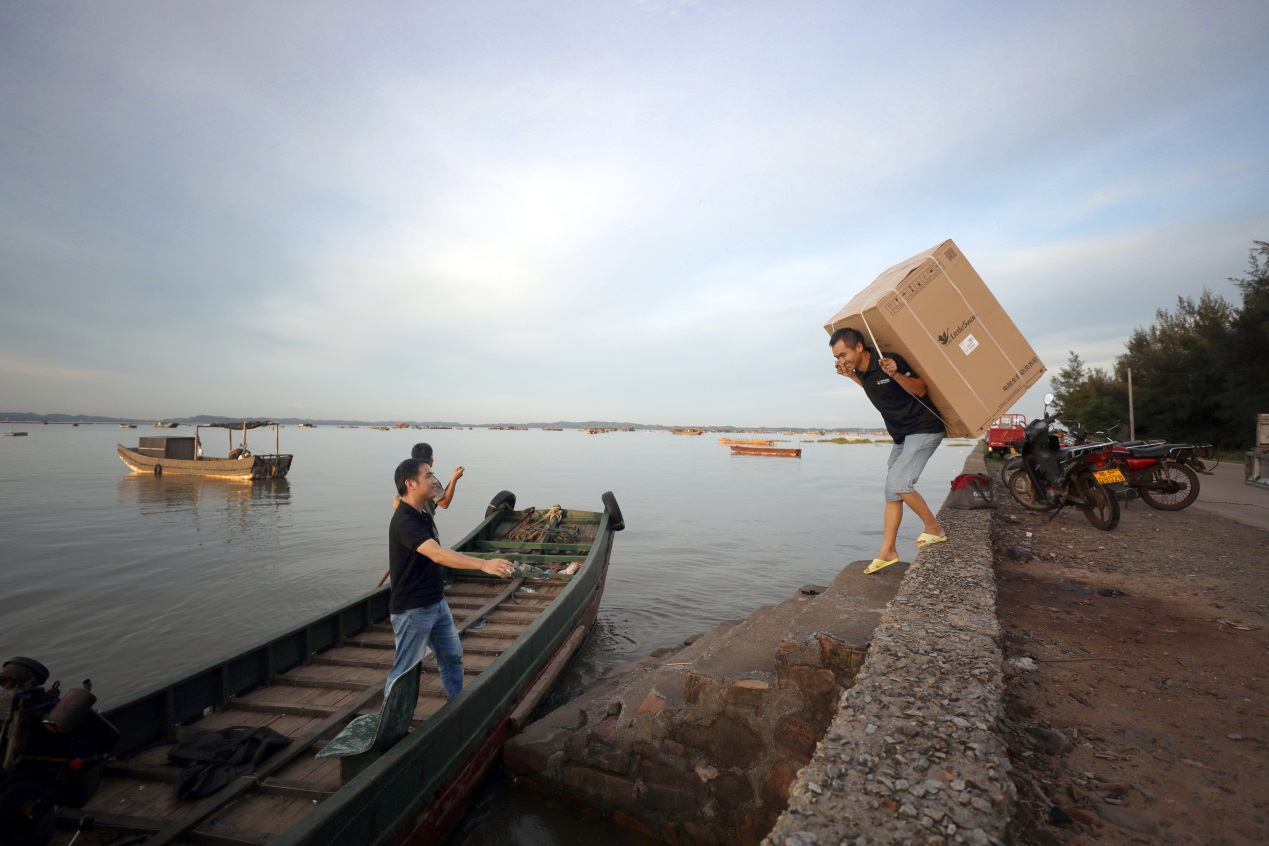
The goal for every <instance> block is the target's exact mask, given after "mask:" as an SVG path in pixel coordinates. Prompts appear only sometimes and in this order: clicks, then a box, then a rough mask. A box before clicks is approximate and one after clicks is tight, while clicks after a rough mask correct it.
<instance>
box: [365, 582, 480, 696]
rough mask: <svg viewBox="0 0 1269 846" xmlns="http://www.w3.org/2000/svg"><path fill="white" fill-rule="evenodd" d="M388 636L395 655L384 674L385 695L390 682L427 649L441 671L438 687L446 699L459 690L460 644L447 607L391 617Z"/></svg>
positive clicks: (435, 606) (440, 604)
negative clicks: (386, 673) (441, 686)
mask: <svg viewBox="0 0 1269 846" xmlns="http://www.w3.org/2000/svg"><path fill="white" fill-rule="evenodd" d="M392 634H393V635H394V636H395V637H396V641H397V654H396V657H395V658H394V659H393V661H392V670H391V671H389V673H388V681H387V684H386V685H384V690H385V691H386V690H387V688H388V686H390V685H391V684H392V680H393V679H395V678H396V677H397V676H399V675H401V674H402V673H404V672H405V671H406V670H408V669H410V667H412V666H413V665H414V662H415V661H422V660H423V656H424V654H425V653H426V652H427V647H429V646H430V647H432V652H433V653H434V654H435V655H436V666H437V668H438V669H439V670H440V671H441V684H442V685H444V686H445V693H446V694H447V695H448V696H457V695H458V692H459V691H460V690H462V689H463V644H462V642H461V641H459V639H458V628H457V627H455V625H454V615H453V614H451V613H450V610H449V604H448V603H447V602H446V601H445V600H444V599H442V600H440V601H439V602H436V603H434V604H432V605H429V606H427V607H426V608H411V609H410V610H409V611H404V612H402V613H400V614H393V615H392Z"/></svg>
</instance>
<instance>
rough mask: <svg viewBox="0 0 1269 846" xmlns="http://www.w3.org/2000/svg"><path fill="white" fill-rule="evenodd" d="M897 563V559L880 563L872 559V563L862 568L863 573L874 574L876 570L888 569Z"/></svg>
mask: <svg viewBox="0 0 1269 846" xmlns="http://www.w3.org/2000/svg"><path fill="white" fill-rule="evenodd" d="M898 563H899V559H898V558H893V559H891V560H889V561H882V560H881V559H880V558H874V559H873V560H872V563H871V564H869V565H868V566H867V567H865V568H864V572H865V573H875V572H877V571H878V570H880V569H881V568H882V567H889V566H890V565H891V564H898Z"/></svg>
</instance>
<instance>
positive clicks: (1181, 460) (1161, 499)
mask: <svg viewBox="0 0 1269 846" xmlns="http://www.w3.org/2000/svg"><path fill="white" fill-rule="evenodd" d="M1093 434H1095V435H1097V436H1099V437H1101V438H1104V439H1105V442H1106V443H1109V444H1110V445H1111V446H1112V448H1113V449H1114V453H1115V461H1116V463H1118V464H1119V466H1120V468H1121V469H1122V470H1123V473H1124V476H1125V477H1126V478H1127V484H1128V486H1129V487H1130V488H1132V489H1133V490H1135V491H1136V492H1137V494H1138V495H1139V496H1140V497H1141V498H1142V499H1143V500H1145V503H1146V505H1149V506H1151V507H1152V508H1158V509H1160V510H1162V511H1180V510H1181V509H1182V508H1188V507H1189V506H1190V505H1192V504H1193V503H1194V501H1195V500H1196V499H1198V495H1199V478H1198V474H1199V473H1205V474H1208V475H1211V471H1210V470H1208V469H1207V465H1206V464H1204V463H1203V462H1204V460H1205V459H1206V460H1212V459H1213V458H1215V456H1216V451H1215V449H1214V448H1213V447H1212V445H1211V444H1177V443H1174V444H1169V443H1153V444H1148V443H1142V442H1140V441H1132V442H1129V443H1120V442H1118V441H1115V440H1113V439H1112V438H1111V437H1110V436H1109V435H1107V434H1106V433H1105V432H1095V433H1093ZM1071 435H1072V437H1073V438H1074V442H1075V443H1077V444H1083V443H1088V442H1089V441H1088V435H1087V433H1086V432H1085V431H1084V430H1083V429H1082V428H1081V427H1080V425H1079V424H1078V423H1076V424H1075V425H1074V426H1073V427H1071Z"/></svg>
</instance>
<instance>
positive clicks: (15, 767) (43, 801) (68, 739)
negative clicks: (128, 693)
mask: <svg viewBox="0 0 1269 846" xmlns="http://www.w3.org/2000/svg"><path fill="white" fill-rule="evenodd" d="M48 676H49V672H48V669H47V668H46V667H45V666H44V665H43V664H41V663H40V662H39V661H36V660H34V659H31V658H23V657H17V658H10V659H9V660H8V661H5V662H4V664H3V665H2V666H0V844H3V846H10V844H21V845H22V846H27V844H33V843H47V842H48V841H49V839H51V838H52V836H53V829H54V824H55V811H56V809H57V807H59V806H60V807H66V808H82V807H83V806H84V805H85V804H86V803H87V802H88V800H89V799H90V798H91V797H92V795H93V793H94V792H95V791H96V790H97V786H98V783H99V781H100V779H101V773H102V770H103V769H104V765H105V763H106V761H107V760H108V759H109V757H110V752H111V750H112V749H113V748H114V745H115V742H116V741H117V740H118V739H119V736H120V735H119V731H118V729H116V728H115V727H114V726H113V725H111V724H110V722H109V721H108V720H107V719H106V718H105V717H104V716H102V714H101V713H100V712H99V711H95V710H93V707H92V706H93V704H94V703H95V702H96V701H97V697H96V696H94V695H93V693H92V682H91V681H89V680H85V681H84V684H83V686H82V687H75V688H71V689H70V690H67V691H62V690H61V684H60V683H59V682H54V683H53V685H52V687H50V688H47V689H46V688H45V687H44V683H45V682H46V681H47V680H48Z"/></svg>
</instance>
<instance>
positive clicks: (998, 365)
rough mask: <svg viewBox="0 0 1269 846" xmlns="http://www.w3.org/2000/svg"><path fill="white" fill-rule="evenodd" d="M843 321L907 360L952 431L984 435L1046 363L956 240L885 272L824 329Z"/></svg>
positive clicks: (878, 346)
mask: <svg viewBox="0 0 1269 846" xmlns="http://www.w3.org/2000/svg"><path fill="white" fill-rule="evenodd" d="M843 326H849V327H851V328H852V329H857V330H858V331H859V332H861V333H863V335H864V337H865V338H868V339H869V345H870V346H872V347H874V349H878V350H880V351H881V353H882V355H887V354H889V353H898V354H899V355H901V356H903V357H904V358H905V359H907V361H908V364H910V365H911V366H912V369H913V370H914V371H915V372H916V374H917V375H918V376H920V377H921V378H922V379H924V380H925V383H926V385H928V386H929V391H930V392H929V400H927V401H932V405H933V408H934V410H935V412H936V413H937V414H938V415H939V417H940V418H942V420H943V422H944V423H945V424H946V425H947V433H948V435H950V436H952V437H966V438H976V437H978V436H979V435H981V434H982V433H983V432H985V431H986V430H987V428H988V426H989V425H990V424H991V421H992V420H995V419H996V418H997V417H999V416H1000V415H1001V414H1002V413H1004V412H1005V411H1008V410H1009V408H1010V407H1011V406H1012V405H1013V403H1014V401H1015V400H1017V399H1018V398H1019V397H1021V396H1022V394H1023V392H1025V391H1026V390H1027V388H1029V387H1031V386H1032V385H1034V384H1035V383H1036V381H1037V380H1039V378H1040V377H1041V376H1042V375H1043V374H1044V370H1045V367H1044V363H1043V362H1041V361H1040V357H1039V356H1037V355H1036V353H1035V350H1033V349H1032V348H1031V345H1030V344H1029V343H1027V339H1026V338H1024V337H1022V333H1021V332H1019V331H1018V327H1017V326H1015V325H1014V323H1013V321H1012V320H1010V319H1009V315H1007V314H1005V312H1004V309H1002V308H1001V307H1000V303H999V302H997V301H996V298H995V296H993V295H992V293H991V291H990V290H988V288H987V286H986V285H985V284H984V283H983V280H982V278H981V277H980V276H979V275H978V274H977V273H976V272H975V271H974V268H973V267H971V266H970V264H969V261H968V260H966V258H965V256H964V255H962V254H961V251H960V249H958V248H957V246H956V245H955V244H954V243H952V242H951V241H944V242H943V243H942V244H939V245H938V246H937V247H934V248H933V249H930V250H926V251H925V252H923V253H921V254H920V255H916V256H913V257H912V258H910V259H908V260H907V261H905V262H902V263H901V264H896V265H895V266H894V267H892V268H890V269H889V270H887V271H886V272H885V273H882V274H881V275H880V276H878V277H877V278H876V280H875V281H874V282H873V283H872V284H871V285H869V286H868V287H867V288H865V289H864V290H862V291H860V292H859V293H858V294H856V295H855V297H854V298H853V299H851V301H850V302H849V303H847V304H846V307H845V308H843V309H842V310H841V311H839V312H838V313H837V314H835V315H833V319H832V320H830V321H829V322H828V323H826V324H825V325H824V328H825V329H826V330H828V332H829V334H830V335H831V334H832V333H833V332H834V331H836V330H837V329H839V328H841V327H843Z"/></svg>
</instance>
